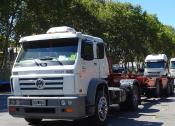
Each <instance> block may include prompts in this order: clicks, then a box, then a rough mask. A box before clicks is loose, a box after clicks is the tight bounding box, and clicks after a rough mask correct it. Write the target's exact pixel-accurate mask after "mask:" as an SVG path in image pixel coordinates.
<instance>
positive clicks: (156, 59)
mask: <svg viewBox="0 0 175 126" xmlns="http://www.w3.org/2000/svg"><path fill="white" fill-rule="evenodd" d="M144 75H145V76H163V75H165V76H167V75H168V63H167V56H166V55H165V54H151V55H148V56H147V57H146V58H145V69H144Z"/></svg>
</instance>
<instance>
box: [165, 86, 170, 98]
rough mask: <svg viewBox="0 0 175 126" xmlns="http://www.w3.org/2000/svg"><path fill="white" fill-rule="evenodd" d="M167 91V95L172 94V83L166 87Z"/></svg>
mask: <svg viewBox="0 0 175 126" xmlns="http://www.w3.org/2000/svg"><path fill="white" fill-rule="evenodd" d="M165 93H166V96H167V97H169V96H170V94H171V87H170V84H168V85H167V88H166V91H165Z"/></svg>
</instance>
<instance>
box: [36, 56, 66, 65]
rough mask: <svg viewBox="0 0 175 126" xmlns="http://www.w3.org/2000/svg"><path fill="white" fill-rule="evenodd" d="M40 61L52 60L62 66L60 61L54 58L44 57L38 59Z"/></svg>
mask: <svg viewBox="0 0 175 126" xmlns="http://www.w3.org/2000/svg"><path fill="white" fill-rule="evenodd" d="M39 59H40V60H53V59H56V61H57V62H58V63H59V64H60V65H63V63H62V62H61V61H59V60H58V59H57V58H56V57H49V56H46V57H43V58H39Z"/></svg>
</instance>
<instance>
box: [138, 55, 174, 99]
mask: <svg viewBox="0 0 175 126" xmlns="http://www.w3.org/2000/svg"><path fill="white" fill-rule="evenodd" d="M168 75H169V71H168V62H167V56H166V55H165V54H151V55H148V56H147V57H146V58H145V69H144V77H143V79H144V83H142V86H141V87H142V90H143V92H145V93H146V94H147V95H150V94H154V96H156V97H160V96H161V95H162V94H166V96H170V95H172V94H173V93H174V88H173V79H172V78H171V77H169V76H168Z"/></svg>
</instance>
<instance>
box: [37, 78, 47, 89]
mask: <svg viewBox="0 0 175 126" xmlns="http://www.w3.org/2000/svg"><path fill="white" fill-rule="evenodd" d="M35 85H36V87H37V88H38V89H43V88H44V87H45V82H44V80H43V79H37V80H36V82H35Z"/></svg>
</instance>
